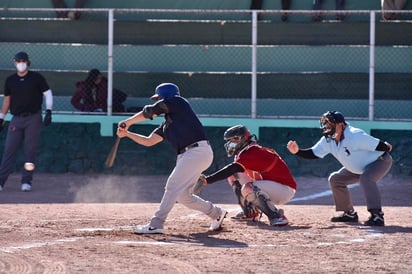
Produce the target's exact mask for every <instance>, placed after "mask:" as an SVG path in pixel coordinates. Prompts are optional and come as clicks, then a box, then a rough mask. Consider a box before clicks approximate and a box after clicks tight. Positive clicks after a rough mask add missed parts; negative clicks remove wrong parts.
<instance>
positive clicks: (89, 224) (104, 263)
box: [0, 174, 412, 274]
mask: <svg viewBox="0 0 412 274" xmlns="http://www.w3.org/2000/svg"><path fill="white" fill-rule="evenodd" d="M165 179H166V178H165V177H162V176H136V177H130V176H127V177H126V176H103V175H96V176H90V175H89V176H86V175H74V174H59V175H56V174H35V181H34V189H33V191H32V192H29V193H23V192H21V191H20V189H19V187H20V185H19V175H18V174H14V175H12V176H11V177H10V178H9V180H8V183H7V185H6V187H5V189H4V191H3V192H0V208H1V210H0V273H100V274H101V273H161V272H163V273H165V272H168V273H412V270H411V269H412V268H411V256H412V247H411V243H412V207H411V206H412V199H411V197H412V178H402V179H401V178H391V177H387V178H385V179H384V180H383V181H382V182H381V183H380V184H379V187H380V190H381V194H382V201H383V205H384V212H385V221H386V226H385V227H373V228H372V227H365V226H363V225H362V224H361V223H359V224H352V225H350V224H339V223H331V222H330V221H329V219H330V217H332V216H333V215H334V214H335V211H334V206H333V199H332V197H331V193H330V191H329V186H328V184H327V181H326V178H299V177H298V178H297V181H298V186H299V189H298V192H297V193H296V196H295V198H294V200H293V201H291V202H290V203H289V204H287V205H284V206H282V208H283V209H284V210H285V214H286V216H287V217H288V219H289V221H290V225H289V226H286V227H269V226H267V220H266V218H265V217H263V218H262V219H261V221H260V222H235V221H232V220H230V216H233V215H234V214H235V213H236V212H237V211H238V209H239V208H238V206H237V205H236V199H235V197H234V195H233V194H232V190H231V188H230V187H229V185H228V184H227V183H225V182H220V183H216V184H214V185H211V186H207V187H206V188H205V190H204V191H203V192H202V194H201V196H202V197H203V198H205V199H207V200H210V201H212V202H214V203H216V204H218V205H221V206H222V207H224V208H225V209H227V210H228V211H229V216H228V218H226V220H225V221H224V223H223V230H222V231H220V232H208V231H207V228H208V226H209V224H210V220H209V219H208V218H207V217H206V216H204V215H202V214H201V213H199V212H196V211H192V210H188V209H187V208H185V207H183V206H181V205H180V204H176V206H175V207H174V208H173V210H172V212H171V213H170V215H169V218H168V220H167V222H166V224H165V234H163V235H136V234H134V233H133V230H134V227H135V226H136V225H138V224H146V223H147V221H148V220H149V218H150V216H151V215H152V214H153V213H154V212H155V211H156V209H157V206H158V203H159V201H160V199H161V196H162V193H163V186H164V183H165ZM351 193H352V197H353V201H354V203H355V205H356V210H357V211H358V214H359V216H360V221H362V222H363V221H365V220H366V219H367V218H368V212H367V211H366V208H365V203H364V198H363V194H362V190H361V188H360V187H359V186H358V185H356V186H355V187H353V188H351Z"/></svg>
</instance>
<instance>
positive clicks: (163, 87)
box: [150, 83, 180, 100]
mask: <svg viewBox="0 0 412 274" xmlns="http://www.w3.org/2000/svg"><path fill="white" fill-rule="evenodd" d="M179 95H180V92H179V87H178V86H176V85H175V84H172V83H162V84H160V85H158V86H157V87H156V90H155V94H154V95H153V96H152V97H150V98H151V99H153V100H159V99H164V98H169V97H174V96H179Z"/></svg>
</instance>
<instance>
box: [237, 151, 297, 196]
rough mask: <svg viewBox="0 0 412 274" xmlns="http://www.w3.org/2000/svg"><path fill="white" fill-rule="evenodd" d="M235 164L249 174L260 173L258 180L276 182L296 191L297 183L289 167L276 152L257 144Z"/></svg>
mask: <svg viewBox="0 0 412 274" xmlns="http://www.w3.org/2000/svg"><path fill="white" fill-rule="evenodd" d="M235 163H237V164H239V165H241V166H242V167H243V168H244V169H245V170H246V172H247V173H249V174H250V175H252V173H256V172H258V173H259V174H260V176H258V177H261V178H256V174H255V175H253V177H254V178H256V179H257V180H259V179H260V180H269V181H275V182H278V183H280V184H283V185H287V186H290V187H291V188H293V189H296V181H295V179H294V178H293V176H292V173H291V172H290V170H289V167H288V166H287V164H286V163H285V161H283V159H282V158H281V157H280V156H279V155H278V154H277V153H276V151H275V150H273V149H270V148H266V147H262V146H260V145H257V144H252V145H249V146H247V147H246V148H245V149H244V150H242V151H241V152H240V153H239V154H237V155H236V157H235Z"/></svg>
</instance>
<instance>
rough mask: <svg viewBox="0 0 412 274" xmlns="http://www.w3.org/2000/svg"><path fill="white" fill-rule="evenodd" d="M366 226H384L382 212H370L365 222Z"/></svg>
mask: <svg viewBox="0 0 412 274" xmlns="http://www.w3.org/2000/svg"><path fill="white" fill-rule="evenodd" d="M365 225H366V226H384V225H385V219H384V218H383V212H379V213H371V216H370V217H369V219H368V220H367V221H366V222H365Z"/></svg>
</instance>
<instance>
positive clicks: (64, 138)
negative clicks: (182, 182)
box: [0, 123, 412, 177]
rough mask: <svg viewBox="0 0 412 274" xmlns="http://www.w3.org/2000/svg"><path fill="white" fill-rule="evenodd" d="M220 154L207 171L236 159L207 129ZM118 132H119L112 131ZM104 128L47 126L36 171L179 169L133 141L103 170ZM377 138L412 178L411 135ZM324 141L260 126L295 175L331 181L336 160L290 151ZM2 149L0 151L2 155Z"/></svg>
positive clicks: (218, 131) (304, 131)
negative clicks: (293, 145)
mask: <svg viewBox="0 0 412 274" xmlns="http://www.w3.org/2000/svg"><path fill="white" fill-rule="evenodd" d="M154 128H155V125H135V126H134V127H133V128H132V129H133V130H134V131H136V132H139V133H142V134H149V133H150V132H151V131H152V130H153V129H154ZM206 129H207V133H208V135H209V138H210V141H211V145H212V147H213V150H214V153H215V159H214V162H213V164H212V166H211V167H210V168H209V169H208V170H207V172H206V173H209V172H213V171H215V170H217V169H218V168H220V167H223V166H224V165H226V164H227V163H229V162H231V159H230V158H228V157H227V156H226V152H225V150H224V147H223V143H224V141H223V137H222V136H223V133H224V131H225V130H226V129H227V127H207V128H206ZM113 130H114V128H113ZM99 131H100V129H99V124H97V123H96V124H83V123H54V124H52V125H51V126H50V127H47V128H44V129H43V131H42V136H41V143H40V147H39V154H38V161H37V163H36V164H37V169H36V170H37V171H38V172H47V173H79V174H83V173H90V174H97V173H98V174H101V173H103V174H123V175H126V174H140V175H151V174H169V173H170V172H171V170H172V169H173V167H174V164H175V160H176V154H175V152H174V151H173V150H172V149H171V147H170V146H169V144H167V143H165V142H164V143H161V144H158V145H156V146H154V147H148V148H147V147H143V146H140V145H137V144H135V143H133V142H132V141H130V140H128V139H124V140H122V142H121V143H120V147H119V152H118V155H117V159H116V162H115V165H114V167H113V168H110V169H107V168H105V167H104V161H105V158H106V156H107V154H108V153H109V151H110V148H111V146H112V145H113V141H114V137H102V136H101V135H100V132H99ZM6 132H7V129H6V128H5V129H4V130H3V131H2V132H1V133H0V147H1V148H3V147H4V141H5V136H6ZM372 135H374V136H375V137H377V138H381V139H382V140H387V141H389V142H391V143H392V144H393V147H394V149H393V152H392V156H393V158H394V164H393V167H392V170H391V174H392V175H393V176H412V158H411V157H410V155H411V152H412V131H410V130H409V131H400V130H372ZM319 138H320V131H319V129H317V128H288V127H284V128H274V127H273V128H272V127H267V128H261V129H260V132H259V139H260V144H262V145H265V146H269V147H272V148H274V149H276V150H277V151H278V153H279V154H280V155H281V156H282V157H283V158H284V159H285V161H286V162H287V163H288V164H289V166H290V168H291V170H292V172H293V174H294V175H295V176H303V175H305V176H317V177H326V176H327V175H328V174H329V173H330V172H331V171H333V170H337V169H338V168H339V167H340V165H339V163H338V162H337V161H336V160H335V159H334V158H332V157H326V158H325V159H318V160H305V159H300V158H298V157H296V156H293V155H291V154H290V153H289V152H288V151H287V149H286V147H285V146H286V143H287V141H288V140H290V139H295V140H297V141H299V143H300V144H301V146H302V147H308V146H311V145H312V144H313V143H314V142H316V141H317V140H318V139H319ZM2 151H3V150H1V153H2ZM22 152H23V151H22V150H21V151H20V152H19V156H18V160H17V162H16V170H15V171H16V172H20V171H21V170H22V168H23V163H24V161H23V157H22Z"/></svg>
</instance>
